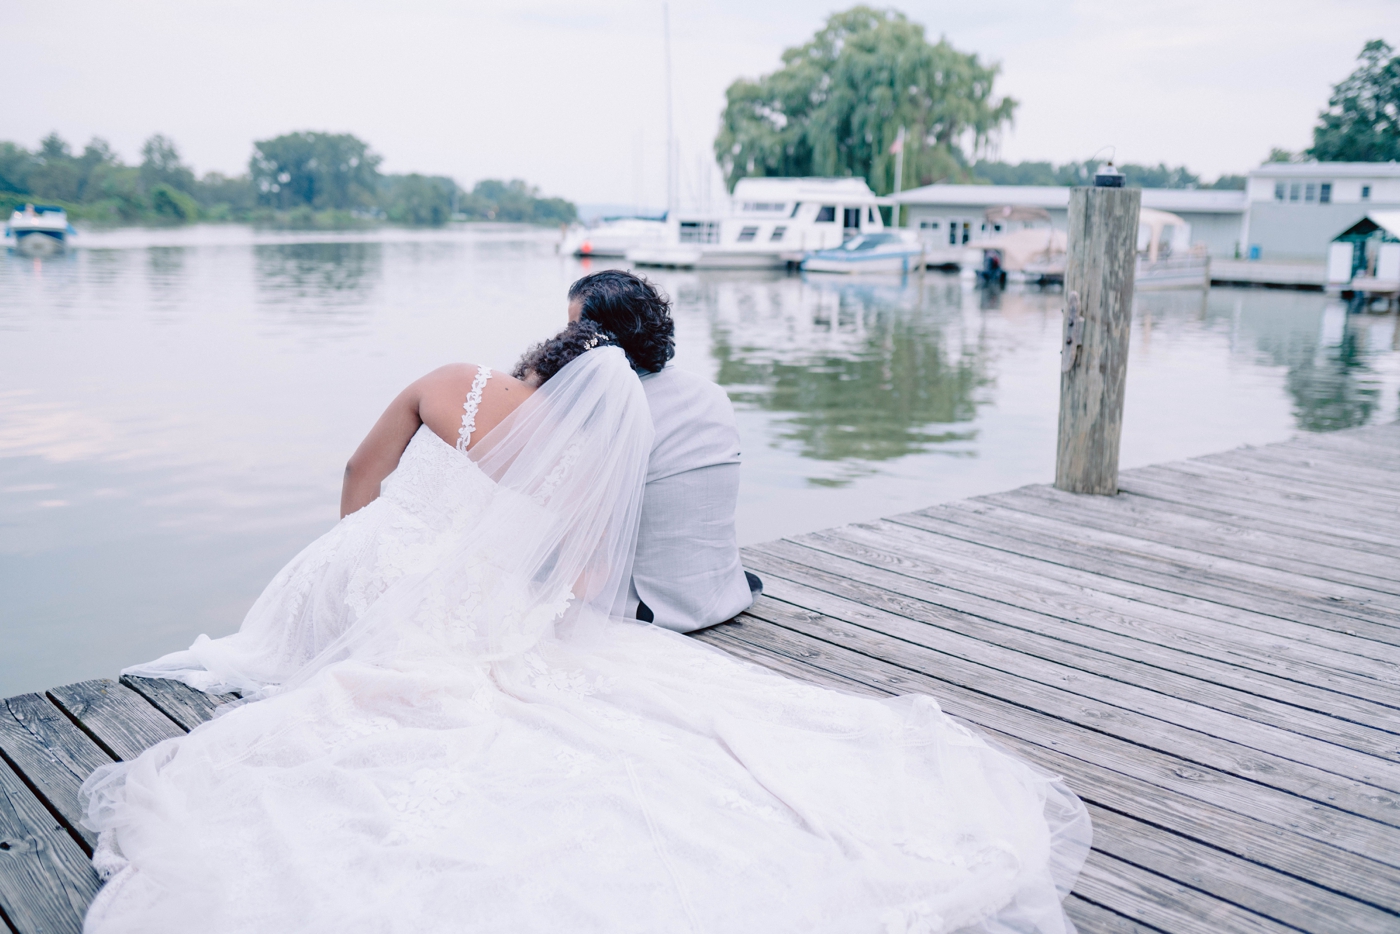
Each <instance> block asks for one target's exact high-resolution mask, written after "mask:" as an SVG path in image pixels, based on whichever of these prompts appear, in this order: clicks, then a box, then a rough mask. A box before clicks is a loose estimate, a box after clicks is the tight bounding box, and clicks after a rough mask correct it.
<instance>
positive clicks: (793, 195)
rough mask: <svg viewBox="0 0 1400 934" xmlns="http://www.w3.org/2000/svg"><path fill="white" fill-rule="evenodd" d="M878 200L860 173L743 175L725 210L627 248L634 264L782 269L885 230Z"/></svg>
mask: <svg viewBox="0 0 1400 934" xmlns="http://www.w3.org/2000/svg"><path fill="white" fill-rule="evenodd" d="M880 204H881V199H879V198H877V197H876V195H875V192H873V191H871V190H870V186H869V185H867V184H866V183H865V180H864V179H860V178H744V179H740V180H739V182H738V184H736V185H735V186H734V195H733V197H732V199H731V202H730V208H729V210H728V211H727V212H725V213H723V214H718V215H711V216H704V215H689V216H687V215H681V214H678V215H677V217H676V219H675V221H674V222H673V223H672V226H671V227H670V230H669V231H668V236H667V239H666V241H665V242H664V243H661V244H656V245H649V246H639V247H636V248H635V249H631V250H628V251H627V260H628V262H630V263H632V264H633V265H636V266H671V267H680V268H696V269H782V268H785V267H787V266H789V265H797V264H799V263H801V262H802V260H803V259H805V258H806V256H807V254H808V253H812V252H815V251H818V250H830V249H834V248H836V247H839V246H840V245H841V244H842V243H844V242H846V241H847V240H849V239H851V238H852V237H857V236H860V235H862V234H869V233H873V232H876V231H882V230H884V229H885V224H884V220H883V219H882V218H881V216H880Z"/></svg>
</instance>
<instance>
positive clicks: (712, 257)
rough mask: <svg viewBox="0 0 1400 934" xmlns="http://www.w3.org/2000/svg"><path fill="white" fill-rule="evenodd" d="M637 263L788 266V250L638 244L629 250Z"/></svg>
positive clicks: (688, 266) (629, 256)
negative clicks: (640, 245)
mask: <svg viewBox="0 0 1400 934" xmlns="http://www.w3.org/2000/svg"><path fill="white" fill-rule="evenodd" d="M627 261H628V262H629V263H631V264H632V265H634V266H659V267H664V268H671V269H784V268H786V267H787V264H788V258H787V255H786V254H785V253H780V252H777V251H774V252H767V251H760V250H728V249H722V248H720V249H715V248H708V249H707V248H705V247H702V246H662V247H638V248H637V249H634V250H628V251H627Z"/></svg>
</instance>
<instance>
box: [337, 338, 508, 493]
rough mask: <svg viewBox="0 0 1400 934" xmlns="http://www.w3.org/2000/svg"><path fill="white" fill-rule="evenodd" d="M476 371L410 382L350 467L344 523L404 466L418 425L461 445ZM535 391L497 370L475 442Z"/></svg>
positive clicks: (437, 373) (451, 368) (467, 368)
mask: <svg viewBox="0 0 1400 934" xmlns="http://www.w3.org/2000/svg"><path fill="white" fill-rule="evenodd" d="M477 372H478V367H477V366H475V365H474V364H471V363H452V364H448V365H447V366H444V367H439V368H438V369H436V370H433V372H431V373H429V374H428V375H427V376H424V377H422V378H421V379H418V380H415V381H414V382H412V383H410V384H409V386H408V388H407V389H405V390H404V391H403V392H401V393H399V395H398V398H396V399H394V401H393V402H391V403H389V407H388V408H387V409H385V410H384V414H383V415H381V416H379V421H377V422H375V423H374V427H373V428H371V429H370V431H369V434H367V435H365V440H364V441H361V442H360V446H359V447H358V448H356V449H355V453H354V454H353V455H351V457H350V461H349V462H348V463H347V464H346V465H345V481H344V483H343V485H342V486H341V491H340V517H341V518H342V519H343V518H345V517H346V516H348V515H349V514H350V513H352V512H355V511H356V510H358V509H361V508H363V507H365V506H367V505H369V504H370V503H371V502H373V501H374V500H375V499H376V498H377V497H378V496H379V485H380V483H382V482H383V480H384V478H385V477H387V476H389V474H390V473H392V472H393V471H394V468H395V467H397V466H398V465H399V457H400V456H401V455H402V454H403V452H404V448H406V447H408V442H409V441H411V440H412V439H413V435H414V433H415V432H417V431H418V426H420V425H427V426H428V428H429V429H430V430H431V431H432V432H433V434H435V435H437V436H438V437H439V438H441V439H442V440H443V441H445V442H446V443H447V444H450V445H454V446H455V445H456V444H457V437H458V432H459V431H460V430H461V427H462V411H463V405H464V404H465V403H466V399H467V394H468V393H470V392H471V391H472V383H473V381H474V380H475V379H476V376H477ZM534 391H535V390H534V387H533V386H531V385H529V384H527V383H523V382H521V381H520V380H518V379H516V378H515V377H513V376H508V375H506V374H505V373H502V372H500V371H498V370H492V371H491V377H490V379H488V380H486V382H485V384H484V385H483V386H482V387H481V402H480V404H479V405H478V406H477V408H476V427H475V430H474V431H473V432H472V440H473V442H475V440H476V439H478V438H481V437H483V436H484V435H486V433H487V432H489V431H490V430H491V429H492V428H495V427H496V426H497V425H499V424H500V423H501V422H502V421H504V420H505V418H506V416H508V415H509V414H510V413H511V412H514V411H515V409H516V407H517V406H519V405H520V404H521V403H522V402H524V401H525V400H526V399H528V398H529V397H530V394H531V393H533V392H534Z"/></svg>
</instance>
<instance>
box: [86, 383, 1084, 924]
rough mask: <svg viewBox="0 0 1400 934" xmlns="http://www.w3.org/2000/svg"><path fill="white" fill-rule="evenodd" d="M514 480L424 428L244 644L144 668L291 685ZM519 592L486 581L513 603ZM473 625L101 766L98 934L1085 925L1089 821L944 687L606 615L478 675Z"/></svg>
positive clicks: (432, 626) (458, 623)
mask: <svg viewBox="0 0 1400 934" xmlns="http://www.w3.org/2000/svg"><path fill="white" fill-rule="evenodd" d="M478 396H479V393H478ZM472 414H473V406H472V404H471V403H469V404H468V406H467V412H466V416H467V417H466V418H465V419H464V422H465V423H467V426H468V427H469V424H470V422H471V416H472ZM463 447H465V445H463ZM492 486H493V484H492V481H491V480H490V479H489V478H488V477H487V476H486V475H485V474H484V473H482V472H481V470H480V469H479V468H478V467H477V465H476V464H475V463H474V462H473V461H472V460H471V459H470V458H468V457H467V456H466V455H465V454H463V453H462V452H461V451H459V450H457V449H454V448H453V446H451V445H449V444H447V443H445V442H443V441H442V440H441V439H440V438H438V437H437V436H436V435H434V434H433V433H432V432H431V431H429V430H428V429H427V428H422V429H420V430H419V432H418V433H417V435H415V436H414V438H413V440H412V442H411V443H410V444H409V446H408V448H407V450H406V451H405V452H404V454H403V458H402V461H401V463H400V466H399V468H398V470H397V471H396V472H395V473H394V474H393V476H392V477H391V478H390V479H389V480H387V481H386V482H385V484H384V487H383V494H382V495H381V497H380V498H379V499H378V500H376V501H375V502H374V503H372V504H370V505H369V506H367V507H366V508H364V509H362V510H360V511H359V512H358V513H355V514H354V515H352V516H349V517H347V518H346V519H345V520H344V521H343V522H341V523H340V524H339V525H337V526H336V527H335V529H333V530H332V531H331V532H329V533H327V535H325V536H324V537H322V538H321V539H320V540H318V541H317V542H315V543H314V544H312V545H311V546H310V547H309V548H307V549H306V550H305V551H304V552H302V553H301V554H300V555H298V556H297V557H296V558H295V559H294V560H293V561H292V562H291V564H289V565H288V566H287V568H286V569H284V570H283V571H282V572H281V573H280V574H279V575H278V576H277V578H276V579H274V580H273V582H272V583H271V584H270V585H269V586H268V588H267V590H266V592H265V593H264V594H263V595H262V597H261V598H260V599H259V600H258V602H257V604H256V605H255V606H254V608H253V610H252V611H251V612H250V613H249V615H248V619H247V621H246V622H245V623H244V626H243V629H242V630H241V631H240V632H239V633H238V634H236V635H235V636H231V637H228V638H226V639H220V640H208V639H204V638H201V640H200V641H199V642H198V643H196V645H195V646H194V647H193V648H192V649H191V650H189V651H188V652H185V653H177V654H176V655H174V656H169V657H167V658H166V659H163V660H161V661H160V662H157V663H153V664H151V665H148V666H141V667H140V668H139V669H138V670H139V671H140V672H141V673H145V674H151V675H157V676H171V675H174V676H178V677H181V678H182V679H184V680H186V681H188V682H190V683H193V684H195V685H196V686H201V687H212V688H221V687H222V688H228V687H237V688H239V689H241V690H243V691H245V692H247V691H252V690H256V689H258V688H259V687H261V686H262V685H265V684H275V683H277V682H279V681H281V680H282V679H284V678H286V677H288V675H289V673H290V672H293V671H294V670H296V669H297V668H298V667H299V666H300V665H302V664H303V663H304V662H305V661H306V659H307V658H309V657H310V656H311V655H313V654H315V652H316V651H317V650H318V648H320V647H323V646H324V645H326V644H327V643H328V642H329V641H331V640H333V639H334V638H335V637H336V636H338V635H339V633H340V632H342V631H344V630H345V629H346V628H347V627H348V626H350V625H352V624H353V622H354V621H355V620H356V619H358V618H359V617H361V616H362V615H363V614H364V613H365V612H367V610H368V608H370V607H371V606H373V605H374V603H375V601H376V599H377V597H378V596H379V595H380V594H382V593H384V592H385V590H386V588H388V587H390V586H392V584H393V582H394V581H395V580H396V579H398V578H399V577H401V576H402V575H404V574H405V573H408V572H411V571H412V570H413V569H414V568H415V567H418V566H419V565H420V564H421V563H423V562H430V561H432V560H434V558H435V548H436V547H437V543H438V542H439V541H440V540H441V538H442V537H443V536H444V535H448V534H450V530H451V529H453V528H460V527H462V526H463V525H464V524H470V523H472V522H473V521H475V519H476V517H477V516H478V515H479V513H480V510H481V508H482V504H483V503H485V502H487V501H488V500H489V499H490V497H491V495H492ZM499 577H500V573H499V572H498V570H497V569H490V568H488V569H486V570H484V571H483V572H482V575H481V577H480V582H481V588H482V590H481V596H480V599H479V601H478V602H479V603H480V604H481V605H482V606H488V605H489V606H491V607H493V609H492V612H498V611H499V609H500V603H499V600H496V598H495V597H493V596H492V595H491V588H492V586H493V583H492V582H493V581H495V580H497V579H498V578H499ZM474 586H475V585H474ZM472 593H476V591H475V590H474V591H472ZM493 600H495V601H496V602H492V601H493ZM469 617H470V614H468V615H467V616H463V615H461V614H460V613H458V614H455V615H444V614H438V616H436V617H434V618H432V619H423V620H418V621H416V622H415V625H420V624H421V625H422V626H423V627H424V629H425V631H426V630H432V631H434V632H437V633H442V634H444V635H442V639H443V640H444V641H442V642H441V643H440V644H441V645H442V646H444V647H445V648H444V649H443V650H442V651H440V652H438V651H433V652H423V651H420V652H417V653H416V654H413V655H412V656H411V658H410V657H409V656H407V655H405V656H402V657H401V658H400V660H399V661H395V662H388V663H384V662H380V663H373V664H371V663H367V662H364V661H360V660H356V659H355V658H348V659H346V660H344V661H340V662H336V663H335V664H330V665H327V666H325V667H323V668H321V669H320V670H319V671H317V672H316V673H315V674H314V675H312V676H311V677H310V678H309V680H306V681H305V683H302V684H300V685H299V686H297V687H296V688H295V689H293V690H288V691H285V692H282V693H272V694H271V696H267V697H266V698H265V699H262V700H258V701H256V702H252V703H247V704H244V705H242V706H239V707H237V708H236V709H232V710H230V711H228V712H227V713H226V714H225V715H223V716H219V717H217V718H215V719H214V720H213V721H211V722H210V723H207V724H204V725H203V726H200V727H199V728H197V729H195V730H194V731H193V732H191V733H190V734H189V735H188V736H185V737H182V738H179V739H176V740H169V741H167V742H165V743H162V744H160V745H159V746H156V747H154V748H153V749H152V750H149V751H148V752H147V753H146V754H144V755H142V756H141V757H140V758H138V759H137V760H135V761H133V762H131V763H124V764H121V765H119V766H114V767H108V768H109V769H110V771H109V772H104V773H100V774H98V775H96V776H94V778H93V779H92V780H90V781H89V783H88V786H86V790H87V791H88V793H89V795H90V803H89V817H88V823H89V824H90V825H91V826H93V827H94V828H95V829H99V830H101V831H102V832H103V833H102V839H101V844H100V846H99V848H98V853H97V856H96V858H95V863H96V864H97V866H98V868H99V871H101V872H103V873H104V874H105V875H107V876H109V877H110V881H109V882H108V884H107V885H106V887H104V889H103V890H102V891H101V892H100V893H99V895H98V897H97V899H96V901H95V902H94V903H93V905H92V907H91V909H90V912H89V915H88V918H87V924H86V930H88V931H91V932H94V934H108V932H138V931H140V932H165V931H170V932H174V931H200V932H230V934H232V932H269V931H278V932H291V931H311V932H322V931H324V932H332V931H334V932H342V931H356V932H361V931H363V932H400V931H402V932H415V934H417V932H449V931H450V932H462V931H470V932H493V934H504V932H512V934H514V932H522V934H526V932H539V934H546V932H548V934H559V932H599V934H604V932H606V934H660V932H716V934H720V932H722V934H734V932H755V934H757V932H762V934H775V932H831V934H855V932H871V934H875V932H879V934H901V932H940V931H954V930H960V929H969V930H978V931H987V932H1005V931H1021V932H1031V931H1036V932H1043V934H1051V932H1054V934H1059V932H1065V931H1070V930H1072V927H1071V926H1070V925H1069V923H1068V921H1067V920H1066V919H1065V918H1064V915H1063V912H1062V910H1061V907H1060V899H1061V898H1062V897H1063V895H1064V894H1066V891H1067V887H1068V886H1069V884H1070V883H1071V882H1072V880H1073V878H1074V875H1075V873H1076V872H1077V870H1078V867H1079V864H1080V863H1081V862H1082V860H1083V857H1084V855H1085V853H1086V851H1087V847H1088V834H1089V828H1088V819H1087V816H1086V815H1085V812H1084V809H1083V807H1082V805H1080V803H1079V802H1078V800H1077V799H1076V798H1075V797H1074V796H1073V795H1072V794H1070V793H1069V792H1068V791H1067V790H1066V789H1065V788H1064V786H1063V785H1062V784H1061V783H1060V782H1059V781H1057V780H1055V779H1054V778H1053V777H1052V776H1049V775H1046V774H1043V773H1041V772H1039V771H1037V770H1035V769H1033V768H1031V767H1029V766H1027V765H1025V764H1023V763H1021V762H1019V761H1018V760H1016V759H1015V758H1013V757H1011V756H1009V755H1006V754H1005V753H1003V752H1000V751H998V750H996V749H993V748H991V747H989V746H988V745H987V744H986V743H985V742H984V741H983V740H982V739H980V738H979V737H978V736H977V735H975V734H973V733H972V732H970V731H969V730H967V729H965V728H963V727H961V726H960V725H958V724H957V723H955V722H954V721H952V720H951V719H949V718H948V717H947V716H946V715H944V714H943V713H942V711H941V710H940V709H939V707H938V705H937V703H936V702H935V701H934V700H933V699H932V698H929V697H923V696H909V697H902V698H896V699H891V700H883V701H882V700H874V699H867V698H860V697H854V696H850V695H845V694H841V693H837V692H833V691H829V690H824V689H820V688H816V687H812V686H808V685H804V684H800V683H798V682H795V681H792V680H790V679H788V678H785V677H782V676H779V675H777V674H774V673H771V672H769V671H766V670H764V669H761V668H759V667H757V666H754V665H750V664H747V663H744V662H741V661H738V660H735V659H733V658H732V657H730V656H728V655H725V654H723V653H721V652H718V651H715V650H713V649H710V648H709V647H707V646H704V645H702V644H700V643H697V642H695V641H694V640H690V639H687V638H686V637H683V636H680V635H677V634H675V633H672V632H669V631H667V630H664V629H659V628H656V627H652V626H647V625H645V624H640V623H635V622H626V621H622V620H617V619H607V618H590V619H586V620H581V621H579V622H577V623H576V624H574V625H571V626H570V627H568V628H567V630H566V631H563V632H559V633H551V634H549V635H547V636H546V637H545V638H543V639H541V640H540V641H539V642H538V643H537V644H536V645H534V646H533V648H531V649H530V650H529V651H526V652H524V653H521V654H519V655H517V656H514V657H507V658H495V659H492V660H489V661H488V660H485V659H475V658H473V656H472V655H471V654H470V652H464V653H455V652H453V651H452V650H451V648H450V647H451V646H453V645H457V644H466V643H465V642H460V641H459V642H453V641H452V640H453V633H454V632H456V633H457V634H458V635H461V634H462V633H469V632H471V631H472V630H471V626H472V622H471V619H470V618H469ZM463 639H465V636H463ZM434 644H439V643H434Z"/></svg>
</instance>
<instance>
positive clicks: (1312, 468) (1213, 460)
mask: <svg viewBox="0 0 1400 934" xmlns="http://www.w3.org/2000/svg"><path fill="white" fill-rule="evenodd" d="M1194 463H1199V464H1212V465H1217V466H1221V467H1233V468H1235V469H1238V470H1243V471H1247V472H1250V473H1254V474H1258V475H1261V476H1270V477H1280V478H1282V479H1285V480H1293V481H1296V482H1305V483H1308V484H1310V485H1315V486H1318V487H1324V488H1332V489H1335V490H1339V491H1342V492H1345V493H1350V494H1364V495H1369V496H1374V497H1375V498H1376V500H1377V501H1378V502H1381V503H1394V504H1397V505H1400V490H1394V489H1392V488H1391V486H1390V484H1392V483H1393V482H1394V481H1395V473H1394V471H1388V470H1383V469H1380V468H1377V467H1367V466H1365V465H1362V464H1358V463H1357V462H1356V461H1355V460H1354V459H1353V460H1348V459H1347V458H1346V457H1345V456H1343V455H1339V454H1335V453H1332V452H1327V453H1321V452H1318V451H1306V450H1298V449H1295V448H1294V447H1292V446H1291V445H1276V446H1273V447H1268V448H1254V449H1252V450H1242V449H1236V450H1234V451H1222V452H1221V453H1219V454H1208V455H1206V456H1205V457H1198V458H1196V459H1195V460H1194Z"/></svg>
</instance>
